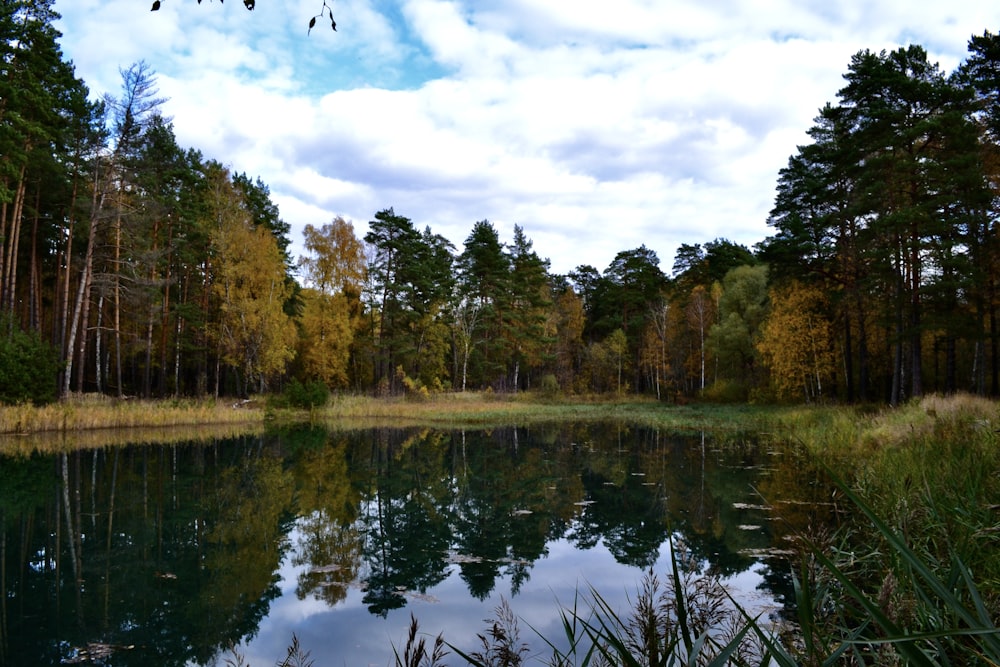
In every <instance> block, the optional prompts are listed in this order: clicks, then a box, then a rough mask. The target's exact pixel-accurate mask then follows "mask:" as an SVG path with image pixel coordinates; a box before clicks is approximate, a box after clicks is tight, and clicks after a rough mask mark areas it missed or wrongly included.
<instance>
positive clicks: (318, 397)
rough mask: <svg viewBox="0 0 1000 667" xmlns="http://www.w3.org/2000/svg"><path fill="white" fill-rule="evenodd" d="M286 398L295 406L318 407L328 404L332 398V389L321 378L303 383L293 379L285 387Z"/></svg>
mask: <svg viewBox="0 0 1000 667" xmlns="http://www.w3.org/2000/svg"><path fill="white" fill-rule="evenodd" d="M285 398H286V399H287V400H288V404H289V405H290V406H292V407H293V408H307V409H310V410H311V409H312V408H318V407H320V406H322V405H326V402H327V401H328V400H329V399H330V390H329V389H328V388H327V386H326V385H325V384H323V383H322V382H320V381H319V380H313V381H312V382H307V383H306V384H302V383H301V382H299V381H298V380H292V381H291V383H290V384H289V385H288V388H287V389H285Z"/></svg>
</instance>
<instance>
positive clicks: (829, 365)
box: [757, 282, 836, 401]
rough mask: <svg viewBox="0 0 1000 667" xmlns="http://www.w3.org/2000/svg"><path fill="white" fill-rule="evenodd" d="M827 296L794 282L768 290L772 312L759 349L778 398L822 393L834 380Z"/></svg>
mask: <svg viewBox="0 0 1000 667" xmlns="http://www.w3.org/2000/svg"><path fill="white" fill-rule="evenodd" d="M827 312H828V311H827V299H826V295H825V294H824V293H823V292H822V291H821V290H820V289H818V288H816V287H814V286H811V285H804V284H802V283H800V282H792V283H790V284H789V285H786V286H784V287H780V288H777V289H772V290H771V312H770V315H769V316H768V318H767V320H766V322H765V324H764V327H763V331H762V336H761V339H760V341H759V342H758V343H757V350H758V351H759V352H760V354H761V356H762V358H763V361H764V365H765V366H766V367H767V368H768V370H769V371H770V375H771V384H772V386H773V387H774V389H775V391H776V392H777V394H778V396H779V397H782V398H792V397H795V396H802V397H804V398H805V399H806V400H807V401H811V400H814V399H817V398H819V397H821V396H822V395H823V388H824V386H826V387H828V386H829V384H830V382H831V380H832V379H833V376H834V373H835V370H836V366H835V360H834V355H833V343H832V341H833V336H832V332H831V323H830V320H829V318H828V317H827V315H826V313H827Z"/></svg>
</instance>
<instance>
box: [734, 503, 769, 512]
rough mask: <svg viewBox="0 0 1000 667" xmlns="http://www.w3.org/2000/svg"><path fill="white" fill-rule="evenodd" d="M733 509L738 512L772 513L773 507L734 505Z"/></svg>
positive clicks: (746, 504)
mask: <svg viewBox="0 0 1000 667" xmlns="http://www.w3.org/2000/svg"><path fill="white" fill-rule="evenodd" d="M733 509H738V510H764V511H765V512H770V511H771V507H770V506H769V505H751V504H749V503H733Z"/></svg>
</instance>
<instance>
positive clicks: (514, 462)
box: [0, 424, 829, 665]
mask: <svg viewBox="0 0 1000 667" xmlns="http://www.w3.org/2000/svg"><path fill="white" fill-rule="evenodd" d="M810 475H813V476H814V475H815V473H811V472H810V471H809V467H808V466H805V465H802V461H800V460H797V459H796V457H795V455H794V454H793V453H788V452H784V453H781V454H780V455H778V454H777V453H775V452H769V451H765V450H763V449H762V448H760V447H756V446H754V445H753V444H752V443H749V442H747V441H739V442H738V443H736V444H728V445H725V446H722V445H720V444H719V443H716V442H714V441H713V440H712V439H711V438H706V437H705V436H704V435H700V436H694V437H687V436H686V437H679V436H676V435H670V434H666V433H663V432H659V431H655V430H651V429H645V428H633V427H630V426H628V425H625V424H603V425H593V424H588V425H575V424H560V425H551V426H546V427H532V428H530V429H524V428H521V429H514V428H513V427H511V428H499V429H492V430H488V431H475V432H471V431H455V432H452V431H437V430H412V429H410V430H401V429H378V430H374V431H365V432H357V433H349V434H345V433H336V434H328V433H327V432H325V431H323V430H321V429H304V430H297V431H282V432H275V433H269V434H266V435H263V436H246V437H242V438H234V439H229V440H220V441H216V442H215V443H213V444H211V445H208V446H206V445H203V444H197V445H195V444H191V445H179V444H174V445H164V446H156V445H143V446H133V447H112V448H108V449H92V450H87V451H83V450H81V451H76V452H72V453H68V454H60V455H56V456H38V455H36V456H31V457H28V458H16V459H15V458H6V459H0V480H2V487H0V529H2V534H0V584H2V586H3V589H4V592H5V595H4V597H3V599H2V601H0V663H2V664H12V665H13V664H56V663H58V662H60V661H61V660H62V661H73V660H78V661H82V660H83V659H84V658H88V657H94V656H102V655H110V656H111V657H110V658H107V660H106V663H107V664H114V665H131V664H136V665H138V664H143V665H146V664H158V665H185V664H192V663H195V664H209V663H212V662H213V661H219V655H220V652H222V651H225V650H226V648H227V647H229V646H231V645H233V644H239V643H241V642H243V643H244V645H246V643H247V642H251V646H252V641H251V640H253V638H254V637H256V636H257V635H258V633H260V635H261V637H260V639H259V641H258V643H259V644H261V646H260V647H259V649H260V650H262V651H269V653H268V654H267V655H264V656H263V657H262V658H261V660H263V662H264V663H266V662H267V661H273V660H274V659H275V658H277V657H280V655H281V654H283V649H282V648H281V647H277V648H274V647H271V646H270V645H267V644H266V642H265V640H264V638H265V637H269V636H271V635H274V634H281V635H283V637H282V638H281V639H280V640H279V641H282V642H287V641H288V640H290V637H291V632H298V633H299V635H300V638H301V639H303V645H304V646H305V648H307V649H309V650H310V651H312V656H313V658H315V659H316V660H317V664H323V663H328V662H333V659H334V658H336V659H337V662H343V663H345V664H354V663H356V662H361V661H368V660H371V661H372V662H374V663H375V664H382V663H387V662H388V660H386V659H385V656H391V655H392V654H391V645H390V641H393V640H396V639H398V637H395V636H389V634H388V632H389V631H388V630H387V629H386V627H384V626H381V625H379V624H380V622H382V623H384V621H383V619H394V618H396V616H395V614H394V610H396V611H399V610H404V611H403V613H405V614H407V618H408V614H409V608H412V607H413V606H414V605H417V604H419V605H421V607H420V608H419V610H418V611H417V612H416V613H417V616H418V617H420V618H421V619H422V620H423V618H424V617H427V618H430V619H432V623H433V622H437V623H440V624H442V627H447V629H448V630H449V632H448V634H447V635H446V638H448V639H449V640H452V641H456V642H460V641H461V640H462V639H463V637H461V636H453V635H452V634H451V631H452V629H454V628H459V627H460V628H462V630H461V631H462V632H466V630H465V628H467V627H469V623H470V622H475V623H479V621H480V620H481V619H483V618H485V617H486V616H489V614H490V611H491V610H492V608H493V607H494V606H495V602H496V600H497V599H499V596H504V597H505V598H509V599H511V600H512V602H511V606H512V607H513V608H514V610H515V612H519V613H521V612H520V610H519V609H518V604H519V600H520V601H521V602H523V603H524V605H525V607H529V606H530V605H531V601H532V600H534V599H535V598H533V597H532V596H533V595H536V594H537V593H535V592H532V593H529V592H528V587H529V586H530V587H531V590H532V591H537V590H538V589H539V588H545V587H548V591H549V600H551V602H550V604H551V608H550V609H549V611H548V615H549V616H555V611H556V608H555V605H556V601H555V599H554V598H560V599H565V598H566V597H567V596H569V597H570V598H571V597H572V596H573V592H572V590H569V591H568V592H567V590H566V589H565V588H564V586H565V587H570V588H571V589H572V587H579V586H581V585H584V581H585V582H586V583H587V584H597V583H600V582H601V581H602V577H603V576H605V575H607V576H612V574H613V576H614V577H615V579H614V580H613V581H614V582H615V583H614V584H613V585H614V586H617V587H618V588H619V589H620V590H615V591H611V592H608V591H603V590H602V591H601V592H602V594H605V593H614V594H615V595H617V594H618V593H619V592H624V590H625V589H626V588H627V587H629V586H632V585H633V584H632V581H630V580H634V581H638V578H639V577H640V575H641V572H642V571H643V570H648V569H649V568H652V567H657V566H658V563H661V562H662V558H663V556H664V553H665V550H666V549H667V544H668V540H669V539H670V538H671V536H673V537H674V538H675V539H677V540H679V541H680V542H681V543H682V544H683V549H684V556H685V557H684V562H690V563H694V564H695V568H696V569H701V570H704V571H706V572H709V573H711V574H712V575H713V576H718V577H722V578H736V579H738V578H739V577H741V576H743V575H741V573H745V572H747V571H748V570H750V569H751V568H753V567H755V566H756V567H757V569H758V570H760V571H761V573H762V576H763V579H764V580H765V581H766V582H767V585H768V586H769V587H770V588H771V592H770V594H771V596H772V597H777V598H778V599H783V598H784V596H785V595H787V590H788V584H789V582H788V579H787V575H786V574H785V572H786V568H785V567H774V565H776V564H778V563H779V561H777V560H773V559H771V560H768V559H766V558H765V559H764V560H763V565H760V564H759V563H760V562H761V558H762V556H761V554H765V555H766V554H768V553H769V552H770V551H772V550H774V549H784V548H787V546H786V545H785V544H784V540H783V536H784V535H785V533H786V532H787V530H789V529H792V528H794V527H795V525H794V523H796V522H797V523H799V525H806V523H815V522H817V521H820V522H822V521H826V520H828V519H829V517H827V516H825V515H824V514H825V512H826V509H825V508H824V507H823V506H821V505H818V504H816V503H815V502H813V501H815V500H816V498H811V497H809V496H808V494H816V495H817V497H821V495H822V494H823V493H824V485H822V484H816V483H814V482H815V481H816V480H815V479H812V478H811V477H810ZM754 489H759V490H760V493H761V495H762V496H763V497H765V498H767V499H768V501H770V502H772V503H773V502H784V503H786V504H788V506H789V507H794V508H795V510H794V513H790V514H789V517H790V518H791V520H792V522H793V524H787V523H781V522H774V521H771V520H770V519H771V518H772V517H771V516H770V515H769V513H767V512H766V511H765V510H761V509H754V508H759V507H761V506H762V500H761V495H757V492H756V491H755V490H754ZM790 501H795V502H794V503H792V502H790ZM803 501H805V502H803ZM605 552H606V553H607V554H609V560H608V561H606V562H605V563H604V564H602V565H600V566H599V567H600V568H601V569H600V571H593V570H588V571H584V570H579V571H578V570H577V568H578V567H583V566H582V565H580V564H581V563H583V562H585V561H586V562H589V560H588V559H589V558H591V557H592V556H593V555H595V554H598V553H605ZM586 554H591V556H588V557H587V558H584V556H585V555H586ZM555 563H560V564H561V565H560V567H561V568H563V570H564V571H559V570H558V568H557V569H556V570H553V569H552V567H550V566H549V565H550V564H553V565H554V564H555ZM567 563H569V564H570V565H568V566H567V565H566V564H567ZM619 568H620V569H619ZM579 572H582V575H581V574H580V573H579ZM627 572H631V575H629V574H625V573H627ZM564 575H565V576H566V577H567V579H568V580H567V581H562V580H561V579H562V578H563V576H564ZM581 576H583V577H584V578H585V579H584V581H581V579H580V577H581ZM734 580H735V579H734ZM459 583H460V585H458V584H459ZM317 605H319V606H317ZM324 609H325V610H328V611H327V612H323V611H322V610H324ZM362 609H363V610H365V611H364V614H363V615H359V613H358V611H360V610H362ZM469 609H474V610H476V611H472V612H471V618H468V616H470V612H469V611H468V610H469ZM338 610H339V611H338ZM334 612H335V613H334ZM331 613H333V614H334V615H332V616H331V615H330V614H331ZM523 613H524V615H525V616H528V617H530V616H531V614H532V613H533V612H532V611H531V610H530V609H525V610H524V612H523ZM539 613H541V614H542V616H541V618H543V619H544V614H545V612H539ZM324 614H325V615H324ZM449 614H451V616H449ZM366 616H367V619H368V620H365V617H366ZM314 617H315V618H316V619H319V618H320V617H322V618H323V621H322V622H323V623H325V624H326V625H325V626H324V627H323V628H322V629H321V630H316V634H315V635H314V636H313V641H314V642H315V643H314V644H313V645H310V643H309V641H307V640H306V638H305V637H303V636H302V633H303V632H307V630H306V625H307V622H306V619H307V618H310V619H312V618H314ZM459 621H461V623H460V622H459ZM317 622H318V621H317ZM345 628H346V629H345ZM477 631H481V628H476V629H475V630H471V631H469V632H470V633H471V635H472V636H474V633H475V632H477ZM435 632H436V631H435ZM324 637H325V639H324ZM333 637H337V639H336V640H334V639H333ZM324 642H329V643H331V644H332V645H328V644H326V643H324ZM373 645H377V646H379V647H380V649H378V650H380V651H381V653H376V654H373V653H371V651H373V650H375V649H373V648H372V646H373ZM324 651H325V652H324ZM252 662H254V664H256V662H259V660H254V661H252Z"/></svg>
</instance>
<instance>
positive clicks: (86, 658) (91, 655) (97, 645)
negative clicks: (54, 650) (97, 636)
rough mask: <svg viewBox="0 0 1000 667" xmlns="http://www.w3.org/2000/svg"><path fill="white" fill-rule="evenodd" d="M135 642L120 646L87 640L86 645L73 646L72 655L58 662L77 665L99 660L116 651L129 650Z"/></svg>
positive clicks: (133, 646)
mask: <svg viewBox="0 0 1000 667" xmlns="http://www.w3.org/2000/svg"><path fill="white" fill-rule="evenodd" d="M134 648H135V644H129V645H128V646H120V645H115V644H103V643H101V642H89V643H88V644H87V645H86V646H83V647H79V648H74V649H73V655H71V656H70V657H68V658H63V659H62V660H60V662H61V663H62V664H64V665H79V664H83V663H85V662H100V661H104V660H106V659H108V658H110V657H111V656H112V655H113V654H114V653H115V652H116V651H131V650H132V649H134Z"/></svg>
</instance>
